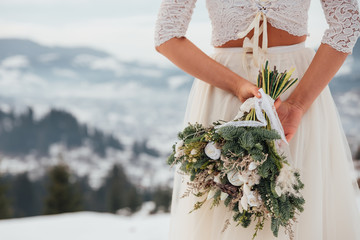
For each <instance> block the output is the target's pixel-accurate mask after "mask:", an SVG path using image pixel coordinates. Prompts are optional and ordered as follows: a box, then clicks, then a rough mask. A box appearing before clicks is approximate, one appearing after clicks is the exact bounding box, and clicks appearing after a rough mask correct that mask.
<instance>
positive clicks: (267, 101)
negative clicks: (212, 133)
mask: <svg viewBox="0 0 360 240" xmlns="http://www.w3.org/2000/svg"><path fill="white" fill-rule="evenodd" d="M259 92H260V94H261V98H257V97H252V98H248V99H247V100H246V101H245V102H244V103H243V104H242V105H241V106H240V110H239V113H238V115H237V116H236V117H235V120H236V119H239V118H241V117H242V116H243V115H244V113H245V112H249V111H250V109H252V108H255V113H256V118H257V119H258V121H231V122H227V123H224V124H222V125H218V126H215V129H219V128H222V127H226V126H234V127H266V126H267V121H266V119H265V117H264V114H263V112H262V111H264V112H265V113H266V115H267V116H268V118H269V120H270V127H271V129H274V130H276V131H277V132H278V133H279V134H280V136H281V139H282V140H283V141H284V142H285V143H286V144H288V142H287V141H286V137H285V134H284V129H283V127H282V125H281V122H280V119H279V116H278V115H277V112H276V109H275V106H274V99H272V98H271V97H270V96H269V95H267V94H266V93H265V92H264V90H263V89H259Z"/></svg>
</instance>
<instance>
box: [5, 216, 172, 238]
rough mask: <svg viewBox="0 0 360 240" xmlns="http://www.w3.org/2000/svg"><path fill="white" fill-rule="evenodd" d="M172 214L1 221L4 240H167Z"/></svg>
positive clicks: (40, 217) (42, 217) (55, 217)
mask: <svg viewBox="0 0 360 240" xmlns="http://www.w3.org/2000/svg"><path fill="white" fill-rule="evenodd" d="M168 229H169V214H157V215H147V216H143V215H136V216H132V217H125V216H118V215H113V214H107V213H95V212H79V213H66V214H59V215H52V216H39V217H28V218H22V219H11V220H1V221H0V233H1V237H0V238H1V240H24V239H28V240H50V239H51V240H65V239H66V240H81V239H84V240H85V239H86V240H101V239H104V240H105V239H106V240H166V239H168V237H167V235H168Z"/></svg>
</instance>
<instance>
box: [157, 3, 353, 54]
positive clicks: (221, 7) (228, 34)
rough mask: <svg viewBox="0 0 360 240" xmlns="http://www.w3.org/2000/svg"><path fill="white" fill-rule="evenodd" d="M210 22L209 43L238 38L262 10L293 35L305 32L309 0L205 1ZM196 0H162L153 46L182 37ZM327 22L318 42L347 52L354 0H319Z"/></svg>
mask: <svg viewBox="0 0 360 240" xmlns="http://www.w3.org/2000/svg"><path fill="white" fill-rule="evenodd" d="M206 1H207V2H206V3H207V8H208V12H209V16H210V20H211V24H212V40H211V43H212V45H213V46H220V45H223V44H224V43H226V42H228V41H230V40H236V39H238V36H237V34H238V33H239V32H242V31H244V30H245V29H246V28H247V27H248V26H249V24H250V23H251V22H252V21H253V19H254V17H255V16H256V13H257V12H259V11H263V12H264V13H265V14H266V17H267V19H268V21H269V23H270V24H271V25H272V26H273V27H275V28H278V29H281V30H285V31H287V32H288V33H290V34H292V35H295V36H303V35H308V31H307V19H308V9H309V6H310V0H206ZM195 3H196V0H163V1H162V4H161V7H160V11H159V15H158V19H157V22H156V27H155V45H156V46H159V45H161V44H162V43H164V42H166V41H168V40H169V39H171V38H173V37H184V36H185V34H186V30H187V28H188V25H189V22H190V20H191V16H192V13H193V9H194V7H195ZM321 4H322V6H323V10H324V13H325V17H326V20H327V22H328V24H329V29H327V30H326V31H325V33H324V36H323V38H322V41H321V42H322V43H326V44H329V45H330V46H332V47H333V48H335V49H336V50H338V51H342V52H351V51H352V48H353V47H354V45H355V43H356V40H357V38H358V37H359V35H360V16H359V7H358V3H357V0H346V1H345V0H344V1H340V0H321Z"/></svg>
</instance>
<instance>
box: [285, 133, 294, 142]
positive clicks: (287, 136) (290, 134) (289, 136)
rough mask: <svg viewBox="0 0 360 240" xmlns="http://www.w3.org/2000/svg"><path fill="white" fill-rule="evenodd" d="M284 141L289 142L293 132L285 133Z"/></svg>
mask: <svg viewBox="0 0 360 240" xmlns="http://www.w3.org/2000/svg"><path fill="white" fill-rule="evenodd" d="M285 137H286V141H288V142H290V140H291V139H292V138H293V137H294V134H293V133H289V134H286V136H285Z"/></svg>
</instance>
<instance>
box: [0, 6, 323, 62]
mask: <svg viewBox="0 0 360 240" xmlns="http://www.w3.org/2000/svg"><path fill="white" fill-rule="evenodd" d="M160 3H161V0H130V1H125V0H1V1H0V29H1V30H0V37H19V38H26V39H31V40H35V41H37V42H39V43H42V44H46V45H63V46H89V47H95V48H98V49H103V50H106V51H107V52H110V53H111V54H114V55H116V56H118V57H119V58H120V59H124V60H142V61H146V62H156V63H158V64H167V63H168V61H167V60H166V59H165V58H164V57H162V56H161V55H160V54H158V53H157V52H156V51H155V50H154V41H153V35H154V25H155V21H156V16H157V12H158V9H159V6H160ZM326 28H327V24H326V21H325V17H324V15H323V12H322V9H321V6H320V1H319V0H312V3H311V7H310V13H309V32H310V37H309V38H308V39H307V46H309V47H316V46H318V45H319V44H320V40H321V36H322V34H323V32H324V30H325V29H326ZM210 36H211V28H210V22H209V18H208V14H207V10H206V6H205V0H198V3H197V6H196V8H195V12H194V15H193V19H192V21H191V23H190V26H189V29H188V32H187V37H188V38H189V39H190V40H192V41H193V42H194V43H195V44H197V45H198V46H199V47H200V48H201V49H202V50H204V51H205V52H207V53H211V50H212V47H211V46H210Z"/></svg>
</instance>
